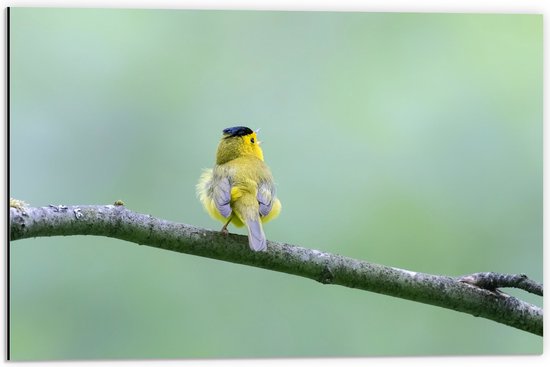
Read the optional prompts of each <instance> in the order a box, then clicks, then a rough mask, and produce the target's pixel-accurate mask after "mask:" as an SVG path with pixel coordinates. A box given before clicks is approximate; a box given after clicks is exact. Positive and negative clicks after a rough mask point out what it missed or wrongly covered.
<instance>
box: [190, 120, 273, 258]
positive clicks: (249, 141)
mask: <svg viewBox="0 0 550 367" xmlns="http://www.w3.org/2000/svg"><path fill="white" fill-rule="evenodd" d="M223 133H224V135H223V137H222V139H221V141H220V143H219V144H218V151H217V154H216V166H215V167H214V168H213V169H212V170H206V171H205V172H204V173H203V175H202V176H201V179H200V180H199V183H198V184H197V193H198V196H199V198H200V200H201V202H202V204H203V205H204V207H205V208H206V210H207V211H208V213H209V214H210V215H211V216H212V217H213V218H215V219H218V220H221V221H222V222H226V224H225V225H224V227H223V228H222V231H225V230H226V227H227V225H228V224H229V223H230V222H231V223H233V224H234V225H236V226H242V225H243V224H246V225H247V227H248V231H249V236H248V237H249V244H250V247H251V248H252V249H253V250H255V251H261V250H264V249H265V247H266V240H265V235H264V233H263V229H262V226H261V223H262V222H267V221H269V220H271V219H273V218H275V217H276V216H277V215H278V214H279V212H280V211H281V202H280V201H279V199H277V197H276V190H275V184H274V182H273V176H272V174H271V171H270V169H269V167H268V166H267V165H266V164H265V162H264V155H263V151H262V149H261V148H260V142H259V141H258V138H257V135H256V133H255V132H254V131H252V130H250V129H249V128H247V127H243V126H237V127H232V128H227V129H225V130H224V131H223Z"/></svg>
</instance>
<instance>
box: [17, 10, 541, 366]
mask: <svg viewBox="0 0 550 367" xmlns="http://www.w3.org/2000/svg"><path fill="white" fill-rule="evenodd" d="M9 61H10V112H11V115H10V135H9V137H10V195H11V196H13V197H15V198H19V199H23V200H25V201H27V202H29V203H30V204H31V205H33V206H44V205H48V204H110V203H113V202H114V201H115V200H116V199H122V200H124V201H125V203H126V204H127V206H128V208H130V209H132V210H135V211H138V212H142V213H148V214H151V215H154V216H158V217H161V218H165V219H168V220H172V221H178V222H185V223H189V224H193V225H197V226H203V227H207V228H213V229H218V228H219V227H220V223H217V222H214V221H213V220H211V219H210V218H209V217H208V215H207V214H206V213H205V212H204V211H203V209H202V208H201V206H200V204H199V202H198V201H197V199H196V197H195V187H194V186H195V183H196V181H197V179H198V176H199V175H200V172H201V169H203V168H206V167H210V166H212V164H213V160H214V154H215V149H216V146H217V142H218V139H219V137H220V135H221V130H222V129H223V128H225V127H228V126H233V125H241V124H242V125H247V126H250V127H251V128H253V129H256V128H261V131H260V139H261V140H262V141H263V147H264V152H265V157H266V161H267V162H268V164H269V165H270V166H271V168H272V171H273V174H274V176H275V179H276V181H277V185H278V192H279V196H280V198H281V201H282V203H283V212H282V214H281V216H280V217H279V218H278V219H277V220H275V221H273V222H271V223H269V224H268V225H267V226H266V227H265V230H266V234H267V236H268V238H269V239H272V240H277V241H282V242H287V243H291V244H299V245H301V246H306V247H311V248H316V249H320V250H322V251H329V252H334V253H338V254H342V255H345V256H350V257H354V258H359V259H365V260H368V261H372V262H377V263H382V264H385V265H390V266H395V267H400V268H405V269H410V270H415V271H421V272H427V273H433V274H446V275H460V274H466V273H472V272H478V271H496V272H505V273H520V272H523V273H527V274H529V275H530V276H531V277H532V278H534V279H535V280H538V281H542V272H543V260H542V16H540V15H491V14H485V15H480V14H399V13H394V14H389V13H387V14H385V13H330V12H326V13H323V12H257V11H185V10H114V9H110V10H101V9H36V8H35V9H33V8H26V9H25V8H12V9H11V10H10V54H9ZM233 230H234V231H235V229H234V228H233ZM237 232H239V233H244V232H243V231H241V230H237ZM10 264H11V272H10V276H11V282H10V296H11V297H10V306H11V307H10V311H11V313H10V325H11V329H10V335H9V336H10V341H11V357H12V358H13V359H16V360H49V359H73V360H74V359H118V358H123V359H133V358H155V359H161V358H232V357H324V356H387V355H391V356H402V355H405V356H413V355H464V354H467V355H480V354H482V355H499V354H538V353H542V338H540V337H537V336H534V335H531V334H528V333H526V332H523V331H520V330H516V329H513V328H510V327H507V326H504V325H501V324H498V323H495V322H492V321H489V320H486V319H482V318H475V317H472V316H471V315H467V314H462V313H457V312H453V311H450V310H446V309H442V308H438V307H434V306H429V305H424V304H419V303H415V302H411V301H406V300H402V299H397V298H393V297H388V296H383V295H379V294H374V293H369V292H364V291H359V290H354V289H347V288H343V287H338V286H324V285H321V284H318V283H315V282H312V281H311V280H307V279H302V278H299V277H294V276H290V275H286V274H282V273H276V272H270V271H265V270H260V269H256V268H252V267H247V266H241V265H236V264H230V263H225V262H220V261H215V260H210V259H203V258H199V257H194V256H189V255H182V254H177V253H173V252H168V251H163V250H160V249H154V248H149V247H143V246H136V245H133V244H131V243H128V242H123V241H119V240H114V239H109V238H100V237H67V238H63V237H56V238H38V239H30V240H22V241H17V242H14V243H11V245H10ZM510 293H512V294H514V295H517V296H521V297H522V298H523V299H525V300H527V301H529V302H532V303H535V304H537V305H539V306H542V300H541V299H540V298H539V297H536V296H531V295H526V294H525V293H524V292H521V291H515V290H510Z"/></svg>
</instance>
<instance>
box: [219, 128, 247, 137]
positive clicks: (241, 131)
mask: <svg viewBox="0 0 550 367" xmlns="http://www.w3.org/2000/svg"><path fill="white" fill-rule="evenodd" d="M253 132H254V131H252V130H250V128H248V127H246V126H235V127H228V128H227V129H223V134H224V135H227V138H229V137H233V136H245V135H249V134H252V133H253Z"/></svg>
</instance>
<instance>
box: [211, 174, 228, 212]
mask: <svg viewBox="0 0 550 367" xmlns="http://www.w3.org/2000/svg"><path fill="white" fill-rule="evenodd" d="M212 198H213V199H214V204H215V205H216V208H217V209H218V211H219V212H220V214H221V215H223V216H224V217H226V218H228V217H229V216H230V215H231V212H232V209H231V205H230V203H231V183H230V182H229V179H228V178H227V177H222V178H220V179H219V180H215V181H214V182H213V185H212Z"/></svg>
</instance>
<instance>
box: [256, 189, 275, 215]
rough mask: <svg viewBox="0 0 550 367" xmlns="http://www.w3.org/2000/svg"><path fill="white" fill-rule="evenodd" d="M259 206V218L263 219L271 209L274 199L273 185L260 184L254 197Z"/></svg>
mask: <svg viewBox="0 0 550 367" xmlns="http://www.w3.org/2000/svg"><path fill="white" fill-rule="evenodd" d="M256 198H257V199H258V203H259V204H260V216H261V217H265V216H266V215H268V214H269V212H270V211H271V208H273V199H274V198H275V185H273V183H271V182H265V181H264V182H261V183H260V185H259V186H258V194H257V195H256Z"/></svg>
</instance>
